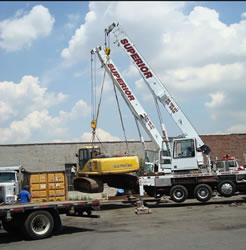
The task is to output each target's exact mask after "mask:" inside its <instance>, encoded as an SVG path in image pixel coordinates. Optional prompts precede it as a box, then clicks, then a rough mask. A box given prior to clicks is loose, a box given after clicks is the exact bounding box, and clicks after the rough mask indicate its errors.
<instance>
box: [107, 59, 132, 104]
mask: <svg viewBox="0 0 246 250" xmlns="http://www.w3.org/2000/svg"><path fill="white" fill-rule="evenodd" d="M108 67H109V69H110V71H111V73H112V74H113V76H114V77H115V78H116V81H117V82H118V84H119V85H120V87H121V89H122V90H123V91H124V92H125V94H126V95H127V97H128V99H129V100H130V101H133V100H135V97H134V96H133V94H132V92H131V91H130V90H129V89H128V87H127V85H126V83H125V82H124V80H123V79H122V78H121V77H120V74H119V73H118V72H117V70H116V69H115V67H114V65H113V64H111V63H109V64H108Z"/></svg>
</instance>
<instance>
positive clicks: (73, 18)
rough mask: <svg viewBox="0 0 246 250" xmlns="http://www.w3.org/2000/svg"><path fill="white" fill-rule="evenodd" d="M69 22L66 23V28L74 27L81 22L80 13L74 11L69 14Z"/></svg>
mask: <svg viewBox="0 0 246 250" xmlns="http://www.w3.org/2000/svg"><path fill="white" fill-rule="evenodd" d="M67 18H68V22H67V23H66V24H65V28H67V29H73V28H75V26H76V25H77V23H78V22H79V20H80V18H81V15H80V14H79V13H73V14H68V15H67Z"/></svg>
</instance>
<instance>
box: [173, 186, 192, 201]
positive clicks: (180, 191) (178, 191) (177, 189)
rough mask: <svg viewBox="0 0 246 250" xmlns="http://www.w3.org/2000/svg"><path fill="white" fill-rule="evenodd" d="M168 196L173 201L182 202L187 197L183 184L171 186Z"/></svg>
mask: <svg viewBox="0 0 246 250" xmlns="http://www.w3.org/2000/svg"><path fill="white" fill-rule="evenodd" d="M170 197H171V199H172V200H173V201H175V202H183V201H185V200H186V199H187V197H188V191H187V189H186V187H185V186H182V185H176V186H173V187H172V188H171V190H170Z"/></svg>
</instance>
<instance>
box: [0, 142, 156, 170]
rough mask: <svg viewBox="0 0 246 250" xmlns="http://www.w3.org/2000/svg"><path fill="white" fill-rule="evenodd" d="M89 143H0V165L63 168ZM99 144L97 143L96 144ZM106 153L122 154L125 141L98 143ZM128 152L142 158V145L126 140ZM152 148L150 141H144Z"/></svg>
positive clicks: (42, 168)
mask: <svg viewBox="0 0 246 250" xmlns="http://www.w3.org/2000/svg"><path fill="white" fill-rule="evenodd" d="M86 145H90V143H43V144H18V145H0V166H13V165H23V167H24V168H25V169H26V170H27V171H35V172H38V171H50V170H54V171H56V170H65V164H73V163H77V157H76V156H75V154H76V153H77V152H78V149H79V148H80V147H82V146H86ZM96 145H99V144H96ZM100 146H101V148H102V151H103V152H104V153H107V154H119V153H120V154H124V153H125V152H126V151H127V150H126V149H127V147H126V143H125V142H105V143H102V144H100ZM128 147H129V152H130V154H133V155H137V156H138V157H139V158H144V153H143V147H142V144H141V143H139V142H128ZM146 147H147V148H148V149H153V145H152V143H151V142H146Z"/></svg>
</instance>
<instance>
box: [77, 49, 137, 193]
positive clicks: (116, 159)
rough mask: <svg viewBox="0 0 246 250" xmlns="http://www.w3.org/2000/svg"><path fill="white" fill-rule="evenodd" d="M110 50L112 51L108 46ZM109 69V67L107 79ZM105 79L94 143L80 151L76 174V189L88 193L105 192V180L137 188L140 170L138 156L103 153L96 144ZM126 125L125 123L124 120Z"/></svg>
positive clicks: (112, 183) (116, 186) (93, 122)
mask: <svg viewBox="0 0 246 250" xmlns="http://www.w3.org/2000/svg"><path fill="white" fill-rule="evenodd" d="M109 53H110V51H109V50H108V54H109ZM91 61H93V60H91ZM92 64H93V63H92ZM105 73H106V69H105V72H104V80H105ZM104 80H103V84H102V87H101V96H100V101H99V104H98V109H97V115H96V119H95V120H94V119H93V120H92V122H91V127H92V145H91V146H85V147H82V148H80V149H79V151H78V154H77V155H76V156H77V157H78V167H77V173H76V176H75V178H74V189H75V190H76V191H80V192H85V193H100V192H103V188H104V183H107V184H108V186H110V187H115V188H122V189H128V190H132V191H134V190H135V191H137V190H138V177H137V176H136V174H135V175H134V174H132V173H133V172H135V173H136V172H137V171H138V170H139V160H138V157H137V156H133V155H126V154H123V155H107V154H103V153H102V152H101V150H100V147H99V146H96V145H95V144H94V139H95V135H96V126H97V121H98V115H99V110H100V104H101V97H102V90H103V85H104ZM92 88H93V87H92ZM93 92H94V91H92V93H93ZM116 99H117V98H116ZM118 105H119V104H118ZM118 107H119V106H118ZM93 117H94V115H93ZM122 127H124V126H123V122H122ZM123 130H124V129H123ZM125 138H126V137H125ZM128 151H129V150H128Z"/></svg>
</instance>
